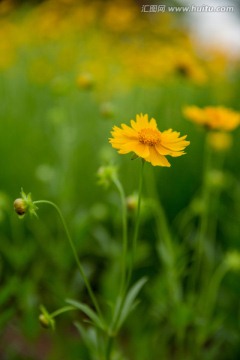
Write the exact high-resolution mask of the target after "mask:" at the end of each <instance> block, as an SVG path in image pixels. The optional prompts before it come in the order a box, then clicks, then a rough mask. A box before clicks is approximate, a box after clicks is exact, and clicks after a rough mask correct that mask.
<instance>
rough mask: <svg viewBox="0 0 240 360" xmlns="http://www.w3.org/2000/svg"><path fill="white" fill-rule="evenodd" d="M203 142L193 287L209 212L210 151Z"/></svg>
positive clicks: (197, 274)
mask: <svg viewBox="0 0 240 360" xmlns="http://www.w3.org/2000/svg"><path fill="white" fill-rule="evenodd" d="M205 141H206V143H205V164H204V172H203V188H202V203H203V206H204V208H203V211H202V213H201V217H200V222H199V230H198V237H197V243H196V253H195V261H196V263H195V269H194V272H193V287H194V286H196V283H197V279H198V277H199V276H200V270H201V265H202V258H203V251H204V241H205V237H206V234H207V229H208V223H209V219H208V214H209V209H208V207H209V203H210V195H211V194H210V187H209V182H208V174H209V170H210V168H211V151H210V148H209V145H208V141H207V138H206V140H205Z"/></svg>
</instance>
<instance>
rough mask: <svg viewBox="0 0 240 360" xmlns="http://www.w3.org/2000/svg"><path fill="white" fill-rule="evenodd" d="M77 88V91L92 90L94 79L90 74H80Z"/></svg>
mask: <svg viewBox="0 0 240 360" xmlns="http://www.w3.org/2000/svg"><path fill="white" fill-rule="evenodd" d="M76 82H77V86H78V88H79V89H85V90H90V89H92V88H93V85H94V79H93V76H92V74H89V73H82V74H80V75H79V76H78V77H77V80H76Z"/></svg>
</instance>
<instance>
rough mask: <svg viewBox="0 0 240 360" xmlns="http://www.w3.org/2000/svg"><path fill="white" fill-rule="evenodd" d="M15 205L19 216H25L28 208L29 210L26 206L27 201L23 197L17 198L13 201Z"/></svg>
mask: <svg viewBox="0 0 240 360" xmlns="http://www.w3.org/2000/svg"><path fill="white" fill-rule="evenodd" d="M13 206H14V209H15V211H16V213H17V214H18V215H19V216H21V217H22V216H24V215H25V214H26V210H27V206H26V203H25V201H24V200H23V199H21V198H19V199H16V200H15V201H14V203H13Z"/></svg>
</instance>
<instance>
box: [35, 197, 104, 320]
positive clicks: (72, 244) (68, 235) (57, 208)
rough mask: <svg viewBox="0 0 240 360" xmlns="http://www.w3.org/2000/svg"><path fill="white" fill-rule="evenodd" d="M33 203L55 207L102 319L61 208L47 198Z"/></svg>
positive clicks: (100, 314)
mask: <svg viewBox="0 0 240 360" xmlns="http://www.w3.org/2000/svg"><path fill="white" fill-rule="evenodd" d="M33 203H34V204H49V205H51V206H53V207H54V208H55V210H56V211H57V213H58V215H59V217H60V219H61V221H62V224H63V227H64V230H65V233H66V235H67V238H68V241H69V244H70V247H71V249H72V252H73V255H74V258H75V261H76V263H77V266H78V269H79V271H80V274H81V276H82V278H83V280H84V283H85V285H86V288H87V290H88V293H89V296H90V298H91V300H92V302H93V304H94V306H95V309H96V311H97V312H98V315H99V317H100V318H101V319H102V313H101V310H100V308H99V305H98V302H97V300H96V297H95V295H94V293H93V291H92V288H91V285H90V283H89V281H88V279H87V277H86V275H85V273H84V271H83V268H82V265H81V263H80V260H79V258H78V254H77V250H76V247H75V245H74V242H73V240H72V238H71V236H70V233H69V231H68V227H67V224H66V222H65V220H64V217H63V215H62V212H61V210H60V209H59V207H58V206H57V205H56V204H54V203H53V202H52V201H48V200H38V201H34V202H33Z"/></svg>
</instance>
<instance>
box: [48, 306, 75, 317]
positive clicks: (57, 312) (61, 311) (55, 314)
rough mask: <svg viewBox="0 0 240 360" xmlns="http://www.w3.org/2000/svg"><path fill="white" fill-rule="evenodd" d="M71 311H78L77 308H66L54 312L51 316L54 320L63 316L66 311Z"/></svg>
mask: <svg viewBox="0 0 240 360" xmlns="http://www.w3.org/2000/svg"><path fill="white" fill-rule="evenodd" d="M71 310H76V308H75V307H73V306H64V307H63V308H61V309H58V310H56V311H54V312H53V313H51V314H50V316H51V318H54V317H56V316H58V315H61V314H63V313H64V312H66V311H71Z"/></svg>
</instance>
